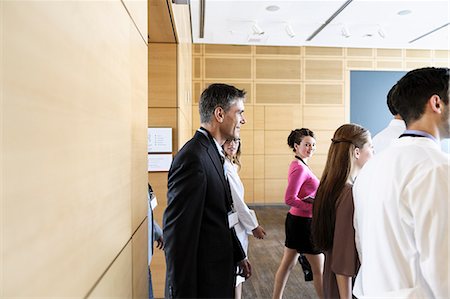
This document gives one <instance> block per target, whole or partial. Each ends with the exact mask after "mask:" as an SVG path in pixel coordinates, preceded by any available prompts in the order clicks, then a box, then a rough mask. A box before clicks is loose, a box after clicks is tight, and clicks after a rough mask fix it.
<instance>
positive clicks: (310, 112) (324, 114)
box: [303, 106, 346, 131]
mask: <svg viewBox="0 0 450 299" xmlns="http://www.w3.org/2000/svg"><path fill="white" fill-rule="evenodd" d="M303 109H304V112H303V125H304V126H305V127H307V128H310V129H311V130H313V131H314V130H329V129H330V128H336V129H337V128H338V127H339V126H341V125H343V124H344V123H345V121H346V119H345V114H344V107H326V106H324V107H310V106H307V107H305V108H303Z"/></svg>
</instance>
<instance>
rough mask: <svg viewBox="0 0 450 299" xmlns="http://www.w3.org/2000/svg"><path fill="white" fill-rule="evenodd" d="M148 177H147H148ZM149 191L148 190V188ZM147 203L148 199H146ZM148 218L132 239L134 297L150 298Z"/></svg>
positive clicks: (137, 298)
mask: <svg viewBox="0 0 450 299" xmlns="http://www.w3.org/2000/svg"><path fill="white" fill-rule="evenodd" d="M146 179H147V178H146ZM146 191H147V190H146ZM146 195H147V194H146ZM144 202H145V203H146V204H147V201H144ZM147 221H148V219H147V218H146V219H145V221H144V222H142V223H141V226H140V227H139V229H138V230H137V231H136V232H135V233H134V235H133V238H132V239H131V248H132V265H133V267H132V271H133V272H132V275H133V276H132V277H133V299H147V298H148V222H147Z"/></svg>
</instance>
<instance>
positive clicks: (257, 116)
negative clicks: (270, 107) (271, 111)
mask: <svg viewBox="0 0 450 299" xmlns="http://www.w3.org/2000/svg"><path fill="white" fill-rule="evenodd" d="M253 123H254V124H253V129H254V130H264V128H265V123H266V118H265V107H264V106H255V107H254V108H253Z"/></svg>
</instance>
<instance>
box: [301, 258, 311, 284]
mask: <svg viewBox="0 0 450 299" xmlns="http://www.w3.org/2000/svg"><path fill="white" fill-rule="evenodd" d="M298 262H299V263H300V265H301V266H302V269H303V274H305V281H312V280H313V273H312V270H311V265H310V264H309V262H308V260H307V259H306V257H305V256H304V255H303V254H300V256H299V257H298Z"/></svg>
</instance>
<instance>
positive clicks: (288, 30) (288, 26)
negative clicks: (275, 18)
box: [284, 24, 295, 38]
mask: <svg viewBox="0 0 450 299" xmlns="http://www.w3.org/2000/svg"><path fill="white" fill-rule="evenodd" d="M284 29H285V30H286V33H287V35H289V37H290V38H294V37H295V32H294V29H292V26H291V24H286V26H285V27H284Z"/></svg>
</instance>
